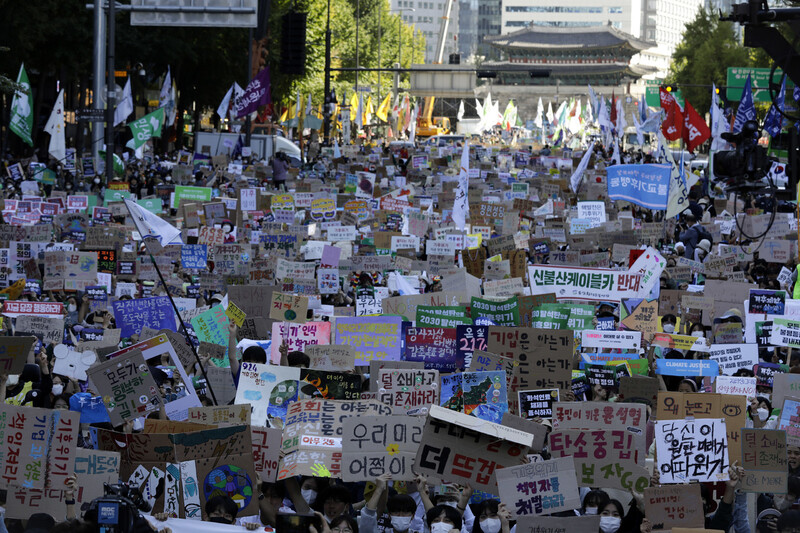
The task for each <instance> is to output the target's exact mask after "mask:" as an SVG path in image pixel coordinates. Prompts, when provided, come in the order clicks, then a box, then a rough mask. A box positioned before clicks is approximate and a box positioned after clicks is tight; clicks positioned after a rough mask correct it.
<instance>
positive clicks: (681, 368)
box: [656, 359, 719, 377]
mask: <svg viewBox="0 0 800 533" xmlns="http://www.w3.org/2000/svg"><path fill="white" fill-rule="evenodd" d="M656 374H659V375H661V376H682V377H693V376H719V364H718V363H717V362H716V361H712V360H704V359H656Z"/></svg>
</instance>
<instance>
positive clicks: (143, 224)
mask: <svg viewBox="0 0 800 533" xmlns="http://www.w3.org/2000/svg"><path fill="white" fill-rule="evenodd" d="M125 207H127V208H128V212H129V213H130V214H131V218H132V219H133V224H134V225H135V226H136V231H138V232H139V235H141V236H142V239H144V238H145V237H152V238H154V239H156V240H157V241H158V242H159V243H160V244H161V246H166V245H168V244H179V245H182V244H184V242H183V240H182V239H181V230H179V229H178V228H176V227H175V226H173V225H172V224H170V223H169V222H166V221H165V220H162V219H161V217H159V216H158V215H155V214H153V213H151V212H150V211H148V210H147V209H144V208H143V207H142V206H140V205H139V204H137V203H135V202H132V201H130V200H128V199H127V198H126V199H125Z"/></svg>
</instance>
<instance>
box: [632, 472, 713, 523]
mask: <svg viewBox="0 0 800 533" xmlns="http://www.w3.org/2000/svg"><path fill="white" fill-rule="evenodd" d="M644 511H645V514H646V515H647V518H648V520H650V522H651V523H652V524H653V530H654V531H655V530H661V529H672V528H674V527H675V526H686V527H700V528H702V527H703V526H704V525H705V516H704V515H703V500H702V499H701V498H700V485H699V484H698V483H691V484H688V485H671V486H670V485H664V486H661V487H648V488H646V489H644Z"/></svg>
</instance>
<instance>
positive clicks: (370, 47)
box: [269, 0, 425, 108]
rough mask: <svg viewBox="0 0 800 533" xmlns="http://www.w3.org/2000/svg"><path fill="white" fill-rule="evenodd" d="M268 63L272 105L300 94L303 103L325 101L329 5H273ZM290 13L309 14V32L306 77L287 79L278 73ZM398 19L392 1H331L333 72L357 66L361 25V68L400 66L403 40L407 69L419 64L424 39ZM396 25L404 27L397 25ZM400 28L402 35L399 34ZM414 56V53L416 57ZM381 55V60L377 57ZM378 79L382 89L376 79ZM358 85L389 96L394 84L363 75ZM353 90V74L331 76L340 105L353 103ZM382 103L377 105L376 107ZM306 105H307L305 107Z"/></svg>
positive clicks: (315, 0) (281, 0) (298, 0)
mask: <svg viewBox="0 0 800 533" xmlns="http://www.w3.org/2000/svg"><path fill="white" fill-rule="evenodd" d="M272 9H273V14H272V16H271V26H270V39H271V42H272V43H274V44H273V46H272V47H271V55H270V58H269V64H270V65H271V74H272V85H273V87H272V96H273V100H274V101H276V102H279V103H282V104H284V105H286V104H287V103H288V102H292V101H294V99H295V98H296V94H297V93H298V92H300V93H301V94H302V95H303V97H304V99H305V98H307V95H308V94H311V95H312V101H313V103H314V105H315V106H316V105H318V104H320V103H322V101H323V89H324V83H325V78H324V73H325V26H326V22H327V13H328V11H327V9H328V2H327V0H276V1H274V2H273V4H272ZM292 10H296V11H298V12H305V13H308V21H307V29H306V43H307V44H306V64H305V67H306V69H305V70H306V74H305V76H303V77H298V76H290V75H285V74H283V73H282V72H281V71H280V46H277V43H279V42H280V35H281V28H280V22H281V16H282V15H283V14H285V13H288V12H290V11H292ZM399 17H400V15H398V14H393V13H391V12H390V10H389V1H388V0H331V68H333V69H337V68H355V67H356V25H358V33H359V39H358V40H359V43H358V56H359V57H358V65H359V66H360V67H363V68H377V67H383V68H387V67H391V66H392V64H393V63H395V62H396V61H397V56H398V43H399V40H400V39H402V50H403V66H404V67H408V66H410V65H411V63H412V62H421V61H422V59H423V57H424V48H425V43H424V38H423V37H422V36H417V37H416V39H415V35H414V32H413V29H412V28H411V27H409V26H408V25H406V24H404V23H402V21H401V20H400V18H399ZM398 22H400V24H399V25H398ZM398 27H399V28H400V32H399V35H398ZM414 51H416V54H414V55H413V57H412V53H413V52H414ZM379 56H380V57H379ZM379 79H380V87H379V86H378V80H379ZM358 82H359V85H361V86H370V87H372V90H373V93H375V94H377V93H378V92H380V94H381V95H385V94H387V92H388V91H389V90H391V87H392V85H393V76H392V74H391V73H383V74H381V75H379V73H377V72H360V73H359V80H358ZM354 85H355V72H339V71H332V72H331V87H332V88H333V89H334V90H335V91H336V97H337V99H338V100H339V102H340V103H345V102H347V101H348V100H349V97H350V95H351V94H352V93H353V89H354ZM379 103H380V102H375V98H374V97H373V105H374V106H375V107H376V108H377V106H378V104H379ZM303 105H305V102H304V103H303Z"/></svg>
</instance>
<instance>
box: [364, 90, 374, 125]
mask: <svg viewBox="0 0 800 533" xmlns="http://www.w3.org/2000/svg"><path fill="white" fill-rule="evenodd" d="M374 114H375V108H374V107H372V96H367V103H366V104H364V124H369V123H370V122H372V115H374Z"/></svg>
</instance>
